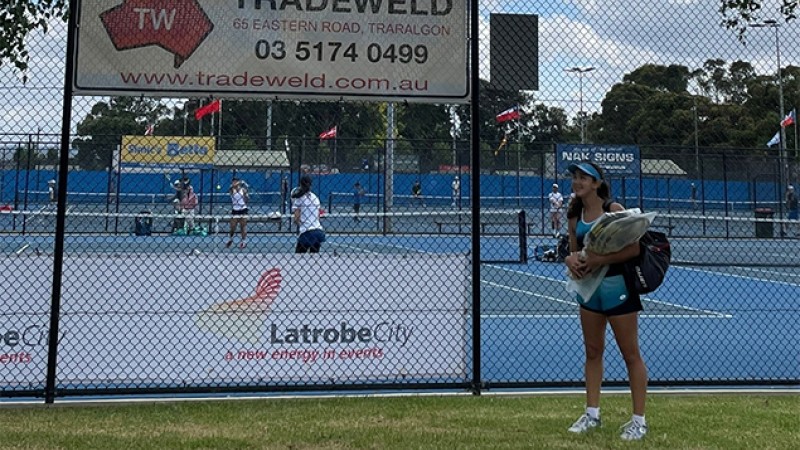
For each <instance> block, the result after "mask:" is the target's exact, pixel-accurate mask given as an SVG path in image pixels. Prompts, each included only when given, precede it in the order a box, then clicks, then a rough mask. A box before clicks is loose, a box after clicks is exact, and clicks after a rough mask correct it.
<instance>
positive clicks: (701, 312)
mask: <svg viewBox="0 0 800 450" xmlns="http://www.w3.org/2000/svg"><path fill="white" fill-rule="evenodd" d="M389 246H390V247H395V248H401V249H404V250H410V251H415V252H419V253H433V252H428V251H425V250H418V249H414V248H408V247H405V246H401V245H389ZM355 248H357V247H355ZM367 251H369V250H367ZM486 267H492V268H495V269H498V270H503V271H506V272H511V273H515V274H520V275H523V276H525V277H534V278H541V279H543V280H547V281H554V282H557V283H561V284H566V283H567V282H566V281H564V280H558V279H555V278H551V277H545V276H541V275H535V274H530V273H528V272H522V271H520V270H512V269H507V268H505V267H500V266H498V265H495V264H486ZM481 283H483V284H488V285H490V286H493V287H497V288H500V289H507V290H510V291H512V292H517V293H520V294H525V295H531V296H534V297H541V298H543V299H546V300H550V301H554V302H556V303H564V304H569V305H574V304H575V302H572V301H566V300H562V299H560V298H557V297H551V296H547V295H541V294H538V293H536V292H532V291H526V290H523V289H518V288H515V287H512V286H508V285H504V284H498V283H493V282H491V281H486V280H481ZM642 300H647V301H648V302H652V303H655V304H660V305H665V306H669V307H672V308H676V309H683V310H687V311H691V312H693V313H695V314H694V316H695V317H714V318H720V319H731V318H733V315H731V314H725V313H721V312H717V311H711V310H707V309H700V308H693V307H690V306H686V305H681V304H679V303H671V302H665V301H663V300H656V299H653V298H652V297H649V296H642ZM645 315H647V313H644V314H643V316H645ZM647 316H648V317H672V316H673V315H671V314H667V315H647ZM483 317H489V316H483ZM675 317H680V318H684V316H682V315H675Z"/></svg>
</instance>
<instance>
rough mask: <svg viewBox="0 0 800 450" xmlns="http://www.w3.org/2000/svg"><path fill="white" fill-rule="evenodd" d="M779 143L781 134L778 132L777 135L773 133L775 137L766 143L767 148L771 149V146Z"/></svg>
mask: <svg viewBox="0 0 800 450" xmlns="http://www.w3.org/2000/svg"><path fill="white" fill-rule="evenodd" d="M780 142H781V132H780V131H778V132H777V133H775V136H772V139H770V140H769V142H767V147H772V146H773V145H776V144H778V143H780Z"/></svg>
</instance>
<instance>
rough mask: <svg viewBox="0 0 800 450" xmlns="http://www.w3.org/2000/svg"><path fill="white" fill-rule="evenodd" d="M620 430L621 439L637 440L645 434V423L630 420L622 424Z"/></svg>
mask: <svg viewBox="0 0 800 450" xmlns="http://www.w3.org/2000/svg"><path fill="white" fill-rule="evenodd" d="M621 430H622V433H621V434H620V435H619V437H620V438H622V440H623V441H638V440H641V439H642V438H643V437H644V435H646V434H647V425H637V424H635V423H634V422H633V421H632V420H631V421H629V422H628V423H626V424H625V425H623V426H622V428H621Z"/></svg>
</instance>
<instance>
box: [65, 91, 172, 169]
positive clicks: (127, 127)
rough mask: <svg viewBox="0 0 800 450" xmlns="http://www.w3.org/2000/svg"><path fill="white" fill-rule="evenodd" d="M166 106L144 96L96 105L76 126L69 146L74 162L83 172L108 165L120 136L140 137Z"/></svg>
mask: <svg viewBox="0 0 800 450" xmlns="http://www.w3.org/2000/svg"><path fill="white" fill-rule="evenodd" d="M165 110H166V107H165V106H164V105H162V104H160V103H158V102H157V101H156V100H153V99H150V98H147V97H143V98H141V97H112V98H111V99H110V100H109V101H108V103H106V102H100V103H97V104H95V105H94V106H93V107H92V110H91V111H90V113H89V114H88V115H87V116H86V117H85V118H84V119H83V120H82V121H81V122H80V123H79V124H78V126H77V134H78V137H76V138H75V139H74V140H73V142H72V144H73V147H74V148H76V149H77V150H78V154H77V156H76V157H75V162H76V163H77V164H78V165H80V166H81V168H83V169H85V170H103V169H107V168H108V167H110V166H111V161H112V155H113V153H114V151H115V150H116V149H117V147H118V146H119V145H120V143H121V140H122V136H123V135H142V134H143V131H144V127H145V125H146V124H147V123H152V122H154V120H155V118H156V117H159V116H161V115H163V114H164V112H165Z"/></svg>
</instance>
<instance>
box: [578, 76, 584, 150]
mask: <svg viewBox="0 0 800 450" xmlns="http://www.w3.org/2000/svg"><path fill="white" fill-rule="evenodd" d="M578 86H579V88H578V89H579V91H578V97H579V104H580V110H579V111H578V120H580V121H581V144H585V143H586V130H585V129H584V125H585V124H584V122H583V71H580V72H578Z"/></svg>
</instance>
